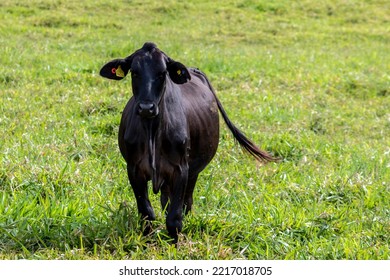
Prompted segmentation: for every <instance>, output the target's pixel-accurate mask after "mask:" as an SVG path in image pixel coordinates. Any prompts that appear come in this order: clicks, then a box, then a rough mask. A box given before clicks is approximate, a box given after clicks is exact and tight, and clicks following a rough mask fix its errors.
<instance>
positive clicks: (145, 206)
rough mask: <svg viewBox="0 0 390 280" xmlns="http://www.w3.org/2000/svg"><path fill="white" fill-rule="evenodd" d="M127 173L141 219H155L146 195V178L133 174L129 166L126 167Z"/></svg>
mask: <svg viewBox="0 0 390 280" xmlns="http://www.w3.org/2000/svg"><path fill="white" fill-rule="evenodd" d="M127 174H128V176H129V181H130V184H131V187H132V188H133V192H134V196H135V199H136V201H137V207H138V212H139V213H140V214H141V217H142V219H143V220H147V221H153V220H155V219H156V215H155V214H154V211H153V207H152V205H151V203H150V200H149V196H148V184H147V180H145V179H144V178H140V177H138V176H136V175H134V174H133V172H131V170H130V169H129V168H128V169H127Z"/></svg>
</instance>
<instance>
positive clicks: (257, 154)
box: [198, 70, 280, 162]
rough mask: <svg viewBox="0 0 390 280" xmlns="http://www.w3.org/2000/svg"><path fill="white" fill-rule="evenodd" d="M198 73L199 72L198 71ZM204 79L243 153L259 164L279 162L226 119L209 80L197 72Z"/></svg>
mask: <svg viewBox="0 0 390 280" xmlns="http://www.w3.org/2000/svg"><path fill="white" fill-rule="evenodd" d="M198 71H199V70H198ZM199 72H200V73H201V74H202V75H203V76H204V78H205V79H206V81H207V83H208V86H209V88H210V89H211V91H212V93H213V94H214V97H215V100H216V102H217V105H218V109H219V111H220V112H221V115H222V117H223V119H224V121H225V123H226V125H227V126H228V128H229V130H230V131H231V132H232V134H233V136H234V138H235V139H236V140H237V142H238V143H239V144H240V146H241V147H242V148H244V150H245V151H247V152H248V153H249V154H251V155H252V156H253V157H254V158H255V159H256V160H258V161H261V162H272V161H274V162H275V161H279V160H280V159H279V158H276V157H273V156H272V155H271V154H269V153H268V152H266V151H263V150H261V149H260V148H258V147H257V146H256V145H255V144H254V143H253V142H252V141H251V140H249V139H248V138H247V137H246V136H245V134H244V133H243V132H242V131H241V130H239V129H238V128H237V127H236V126H235V125H234V124H233V123H232V122H231V121H230V119H229V118H228V116H227V114H226V111H225V109H224V108H223V106H222V104H221V102H220V101H219V99H218V97H217V95H216V93H215V91H214V89H213V87H212V86H211V84H210V82H209V80H208V79H207V77H206V75H205V74H204V73H202V72H201V71H199Z"/></svg>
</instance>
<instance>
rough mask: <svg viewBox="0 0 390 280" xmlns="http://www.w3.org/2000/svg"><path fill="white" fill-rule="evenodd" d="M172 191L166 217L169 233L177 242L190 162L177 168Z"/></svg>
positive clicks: (180, 228)
mask: <svg viewBox="0 0 390 280" xmlns="http://www.w3.org/2000/svg"><path fill="white" fill-rule="evenodd" d="M172 178H173V180H172V188H171V192H170V205H169V210H168V215H167V218H166V225H167V229H168V232H169V235H170V236H171V237H173V238H174V242H175V243H176V242H177V240H178V233H180V232H181V230H182V227H183V205H184V196H185V190H186V186H187V181H188V164H184V166H179V167H176V168H175V171H174V174H173V177H172Z"/></svg>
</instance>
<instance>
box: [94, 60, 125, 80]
mask: <svg viewBox="0 0 390 280" xmlns="http://www.w3.org/2000/svg"><path fill="white" fill-rule="evenodd" d="M130 65H131V64H130V63H129V61H127V60H125V59H114V60H112V61H110V62H108V63H107V64H106V65H104V66H103V67H102V69H100V75H101V76H102V77H104V78H107V79H112V80H122V79H123V78H124V77H126V75H127V73H128V72H129V69H130Z"/></svg>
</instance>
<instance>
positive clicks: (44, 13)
mask: <svg viewBox="0 0 390 280" xmlns="http://www.w3.org/2000/svg"><path fill="white" fill-rule="evenodd" d="M270 2H271V1H262V0H260V1H253V0H228V1H220V2H218V1H192V0H191V1H174V0H169V1H145V0H144V1H138V0H134V1H131V0H118V1H107V0H98V1H92V0H86V1H80V0H70V1H62V0H32V1H21V0H3V1H1V3H0V44H1V51H0V61H1V68H0V259H21V258H23V259H386V260H387V259H389V258H390V247H389V246H390V245H389V240H390V234H389V232H390V210H389V209H390V54H389V46H390V13H389V11H390V3H389V2H388V1H385V0H373V1H369V0H364V1H357V0H343V1H332V0H325V1H309V0H305V1H286V0H280V1H274V2H272V3H270ZM145 41H153V42H155V43H156V44H157V45H158V47H160V48H161V50H163V51H164V52H166V53H167V54H168V55H169V56H170V57H172V58H173V59H175V60H178V61H180V62H182V63H183V64H185V65H186V66H191V67H198V68H200V69H201V70H202V71H203V72H205V73H206V74H207V75H208V77H209V79H210V81H211V83H212V85H213V86H214V88H215V90H216V92H217V95H218V97H219V99H220V100H221V102H222V104H223V106H224V108H225V109H226V111H227V113H228V115H229V117H230V119H231V120H232V122H233V123H235V124H236V125H237V127H239V128H240V129H242V131H244V132H245V133H246V135H247V136H248V137H249V138H250V139H252V140H253V141H254V142H255V143H257V144H258V145H259V146H260V147H261V148H263V149H265V150H267V151H269V152H271V153H272V154H273V155H275V156H280V157H282V158H283V160H282V161H281V162H279V163H270V164H267V165H263V166H262V165H259V164H257V163H256V162H255V161H254V160H253V158H251V157H250V156H248V155H247V154H244V153H243V152H242V151H241V150H240V148H239V147H238V145H236V144H235V143H234V140H233V137H232V136H231V134H230V132H229V131H228V130H227V129H226V126H225V124H224V123H223V122H222V120H221V127H222V129H221V136H220V145H219V148H218V151H217V155H216V157H215V158H214V159H213V161H212V162H211V164H210V165H209V166H208V167H207V168H206V170H204V172H202V173H201V175H200V176H199V180H198V183H197V187H196V189H195V192H194V206H193V212H192V213H191V214H190V215H188V216H186V217H185V219H184V228H183V233H182V234H181V235H180V237H179V243H178V245H177V246H174V245H172V244H171V241H170V239H169V237H168V235H167V232H166V230H165V217H164V215H163V213H162V210H161V207H160V205H159V204H160V203H159V196H156V195H153V194H152V193H151V195H150V198H151V201H152V204H153V206H154V208H155V210H156V215H157V220H156V222H154V225H153V229H154V230H153V231H152V233H151V234H150V235H149V236H143V235H142V229H141V226H142V225H141V223H140V221H139V219H138V215H137V209H136V204H135V199H134V196H133V193H132V190H131V188H130V185H129V183H128V179H127V175H126V170H125V163H124V160H123V159H122V157H121V155H120V153H119V149H118V145H117V130H118V126H119V121H120V116H121V112H122V110H123V108H124V106H125V104H126V102H127V100H128V99H129V98H130V96H131V79H130V77H127V78H126V79H125V80H123V81H121V82H114V81H108V80H105V79H103V78H101V77H100V76H99V75H98V72H99V70H100V68H101V67H102V66H103V65H104V64H105V63H106V62H108V61H109V60H111V59H112V58H115V57H124V56H127V55H129V54H131V53H132V52H133V51H134V50H136V49H138V48H140V47H141V46H142V45H143V43H144V42H145Z"/></svg>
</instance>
